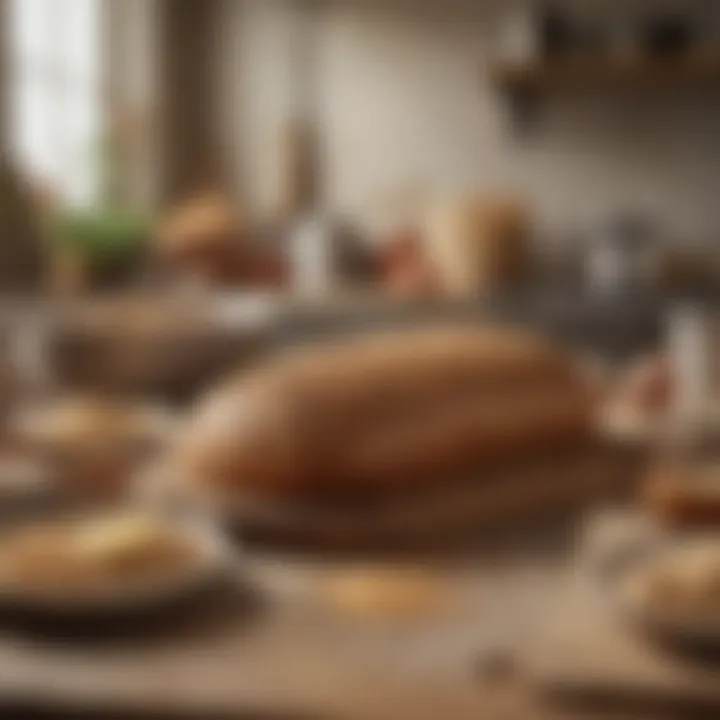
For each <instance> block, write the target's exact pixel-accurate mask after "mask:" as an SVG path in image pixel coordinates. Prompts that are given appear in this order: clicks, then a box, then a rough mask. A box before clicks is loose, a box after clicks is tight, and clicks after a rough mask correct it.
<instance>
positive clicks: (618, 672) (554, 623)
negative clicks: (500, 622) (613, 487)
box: [523, 512, 720, 717]
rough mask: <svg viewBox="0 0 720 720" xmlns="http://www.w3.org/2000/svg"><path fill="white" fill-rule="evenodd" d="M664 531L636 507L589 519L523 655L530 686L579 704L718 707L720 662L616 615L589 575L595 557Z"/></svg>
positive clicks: (665, 707)
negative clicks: (671, 644) (661, 640)
mask: <svg viewBox="0 0 720 720" xmlns="http://www.w3.org/2000/svg"><path fill="white" fill-rule="evenodd" d="M664 533H665V531H664V530H663V529H662V528H659V527H658V526H656V525H654V524H653V523H652V522H651V521H650V520H648V519H647V518H645V517H644V516H642V515H640V514H639V513H636V512H618V513H616V512H609V513H605V514H601V515H599V516H597V517H595V518H594V519H593V520H592V522H590V523H589V524H588V525H587V527H586V528H585V532H584V536H583V537H582V539H581V543H580V547H579V557H578V563H577V565H576V566H575V567H574V568H573V570H572V571H571V572H570V573H569V575H568V577H567V578H566V580H565V582H564V584H563V587H562V589H561V591H560V593H559V594H558V596H557V598H556V602H555V604H554V608H555V610H554V612H553V613H552V614H551V615H550V616H549V617H548V619H547V622H545V623H543V624H542V626H541V627H540V630H539V632H538V633H537V635H536V637H534V639H533V641H532V643H530V645H529V647H528V648H527V651H526V653H525V654H524V664H523V667H524V669H525V673H526V675H527V678H528V680H529V682H530V683H531V685H532V686H534V687H535V688H536V689H537V690H539V691H540V692H541V693H543V694H546V695H548V696H549V697H551V698H554V699H557V700H563V701H569V702H571V703H574V704H579V705H581V706H582V705H591V706H592V707H598V706H601V705H602V704H605V703H607V704H608V705H610V706H613V707H615V706H619V707H630V708H635V709H641V708H642V709H644V710H645V711H648V710H652V709H657V708H658V707H662V708H664V709H666V710H667V709H668V708H680V709H683V710H684V712H685V713H687V712H689V711H690V708H702V709H707V708H714V710H715V712H717V713H720V663H711V662H710V661H707V660H706V661H702V662H701V661H700V660H698V659H690V658H688V657H687V656H685V657H683V656H682V655H680V654H678V653H677V652H673V651H671V650H669V649H668V648H666V647H663V646H661V645H659V644H657V642H656V641H654V640H653V639H652V638H650V637H647V636H646V635H644V634H643V633H642V632H641V631H640V630H639V629H638V628H636V627H634V626H631V625H630V624H629V623H628V622H627V620H623V619H622V618H619V617H617V615H616V614H614V613H613V611H612V609H611V608H609V607H608V606H607V604H606V603H603V601H602V598H601V596H600V593H599V592H598V591H597V590H596V589H594V587H593V583H592V581H591V576H592V573H593V568H594V563H595V562H596V560H597V559H598V558H599V557H601V556H602V555H603V554H604V553H606V552H608V551H612V550H616V549H617V548H618V547H620V546H625V545H627V543H630V542H635V541H636V540H638V539H645V538H652V537H655V536H660V537H662V535H663V534H664ZM679 717H688V715H686V714H683V712H681V714H680V715H679ZM713 717H717V715H713Z"/></svg>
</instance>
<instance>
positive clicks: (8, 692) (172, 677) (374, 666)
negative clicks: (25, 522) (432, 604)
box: [0, 522, 716, 720]
mask: <svg viewBox="0 0 720 720" xmlns="http://www.w3.org/2000/svg"><path fill="white" fill-rule="evenodd" d="M600 526H601V527H602V532H597V530H596V528H597V527H598V525H597V524H595V525H594V526H593V528H594V529H593V531H592V537H593V543H591V544H590V545H584V546H583V547H584V548H586V549H587V548H589V550H588V552H590V551H592V552H594V551H595V550H596V549H597V546H598V541H599V540H603V541H604V538H605V536H606V535H610V536H612V537H616V536H617V531H616V529H615V527H613V528H611V530H612V532H610V531H608V527H610V526H609V525H608V524H607V523H604V522H603V523H601V524H600ZM572 537H573V527H572V524H567V525H563V526H558V527H555V528H553V529H546V530H545V531H544V532H543V533H542V534H538V535H535V536H534V537H533V538H518V539H517V540H516V541H509V542H507V543H499V544H498V545H497V546H492V547H491V546H488V547H484V548H478V549H477V550H476V551H475V552H474V553H473V554H472V556H471V557H470V556H465V557H463V556H458V557H455V558H453V559H448V558H444V557H443V558H435V559H433V560H428V559H426V560H425V561H424V563H423V567H424V568H425V569H426V570H427V572H428V573H430V575H431V577H435V579H436V580H437V581H438V582H439V583H440V586H442V587H444V588H446V589H448V592H447V594H446V595H445V596H444V597H446V601H445V602H443V604H442V608H441V610H440V611H439V612H435V613H431V614H430V615H426V614H420V615H418V616H414V615H410V616H408V617H403V618H400V619H398V618H395V619H394V620H393V619H392V618H391V617H385V616H377V615H368V616H364V615H360V616H358V615H357V614H353V613H348V612H347V610H346V609H343V608H342V607H338V606H337V605H336V604H334V603H332V602H328V598H327V596H326V595H325V594H324V593H323V592H322V591H321V588H322V587H323V580H324V578H327V577H329V576H332V574H333V573H335V572H336V571H337V569H338V568H342V570H343V572H347V569H348V567H349V566H351V565H352V564H353V563H356V564H358V565H359V566H360V567H361V568H363V569H366V568H367V567H368V561H367V560H362V559H356V560H353V561H352V562H350V561H343V562H340V561H338V559H337V558H335V559H327V560H318V559H317V558H315V559H314V560H310V559H308V558H307V557H303V556H301V555H297V554H296V555H292V556H291V555H286V554H279V553H277V552H275V553H268V552H264V553H253V554H252V555H249V556H248V557H247V558H245V560H244V561H243V562H242V563H241V564H240V566H239V567H241V568H242V570H241V574H240V575H239V576H238V581H239V584H238V586H237V587H242V586H243V585H244V581H246V580H252V584H253V586H255V587H258V588H260V594H259V596H248V595H245V594H238V591H237V589H236V588H228V589H227V590H226V591H224V592H221V591H218V592H217V593H216V594H215V595H214V596H213V598H212V599H211V598H207V599H206V601H205V602H201V603H199V604H198V605H197V606H195V607H194V608H186V609H185V611H184V612H180V614H179V615H172V614H170V615H168V616H167V617H165V618H164V622H161V623H158V622H157V620H158V619H157V618H155V621H153V622H152V623H151V624H150V625H147V626H145V629H143V624H142V623H139V622H138V623H130V624H129V625H127V627H123V626H118V627H117V628H116V633H115V637H114V639H108V638H104V639H102V640H98V639H97V638H92V637H86V638H85V639H84V640H80V639H79V638H77V637H75V638H74V639H73V640H72V641H68V640H63V639H62V636H55V638H54V639H51V638H50V636H44V637H43V638H42V639H38V638H37V637H35V639H31V636H28V635H20V634H17V633H13V634H10V633H8V632H5V633H4V634H3V635H2V639H1V640H0V715H4V716H13V717H66V718H67V717H78V718H93V719H94V720H95V719H102V718H108V719H109V718H143V719H145V718H167V719H168V720H171V719H172V718H197V719H198V720H200V718H202V719H203V720H213V719H214V718H293V719H295V718H297V719H300V720H302V719H304V718H308V719H315V718H317V719H318V720H323V719H327V720H330V719H337V720H344V719H347V720H355V719H357V720H360V719H362V720H367V719H370V718H373V719H374V718H378V719H385V718H387V720H400V719H404V718H412V720H426V719H427V720H438V719H439V718H453V720H465V719H467V720H470V719H471V718H472V720H477V719H478V718H497V719H498V720H500V719H502V718H508V719H513V718H517V720H561V719H562V718H573V719H576V718H582V717H585V714H584V711H585V710H588V709H592V710H593V711H594V712H593V714H592V717H593V718H595V719H597V718H615V719H617V718H630V717H633V718H637V717H642V718H659V717H668V718H678V719H679V718H684V719H685V718H690V717H695V716H694V715H692V716H691V715H690V713H689V710H688V708H687V707H683V708H682V709H680V710H677V709H676V710H675V711H673V710H670V709H669V707H668V706H666V707H664V708H663V712H662V713H660V712H658V711H657V708H656V709H655V711H653V710H651V711H650V712H649V714H648V708H647V707H644V708H643V710H644V713H635V714H632V715H631V714H630V712H629V710H627V711H626V710H625V709H624V708H621V709H622V710H623V712H616V711H615V709H612V710H611V709H607V711H605V710H604V711H602V712H600V711H599V707H598V706H597V704H593V703H591V704H590V705H588V704H585V705H583V704H582V703H581V704H575V705H572V706H571V705H567V706H561V705H557V704H550V703H549V702H547V700H546V699H545V700H544V699H543V695H542V694H541V693H538V690H539V689H542V688H541V687H540V684H541V680H542V678H543V677H544V678H545V679H548V678H554V680H557V675H553V673H555V672H556V671H557V670H558V668H559V667H562V668H564V670H565V671H567V669H568V661H570V664H571V665H572V667H573V669H575V670H579V669H582V668H583V667H585V668H587V667H590V668H591V671H592V670H594V669H596V667H597V666H596V665H592V662H593V656H594V655H595V654H596V647H597V646H592V645H589V644H585V643H586V642H590V641H592V642H595V643H597V635H596V634H595V635H593V633H592V632H590V630H591V628H587V629H585V633H586V634H585V635H582V636H581V637H579V644H578V643H577V642H576V644H575V645H573V646H572V648H574V649H571V651H570V652H569V653H568V652H565V653H564V654H561V653H558V651H557V650H554V649H553V646H551V645H548V644H547V643H546V642H545V641H543V643H544V644H539V641H540V640H542V639H543V638H547V635H545V634H544V633H539V632H538V629H542V628H543V627H545V623H544V619H545V618H548V617H551V618H552V617H557V616H558V611H559V614H560V615H562V616H563V617H567V618H571V617H574V616H575V615H576V614H579V613H578V612H577V608H574V607H573V606H571V605H570V604H569V603H570V601H571V596H568V595H564V594H563V593H564V591H565V589H566V585H565V583H566V580H567V575H568V573H567V565H566V562H567V560H569V559H570V555H571V554H572V551H573V548H574V549H575V550H577V547H575V546H573V543H572V541H571V538H572ZM583 552H584V551H583ZM394 562H399V561H397V560H396V561H394ZM404 562H405V563H410V564H411V565H412V566H413V567H415V568H417V567H419V562H418V561H415V562H413V561H411V560H405V561H404ZM572 597H573V599H572V602H575V600H574V596H572ZM581 607H585V606H581ZM586 619H588V618H586ZM589 620H590V622H591V624H592V623H594V622H595V620H596V618H595V616H593V617H592V618H589ZM568 625H569V626H570V627H573V628H576V629H577V626H575V625H573V624H571V623H568ZM551 627H555V625H551ZM607 627H608V626H607V625H600V626H599V631H600V632H604V631H605V629H606V628H607ZM150 628H151V629H150ZM563 637H565V635H563ZM614 637H617V635H614ZM585 638H587V640H586V639H585ZM563 647H564V648H565V649H566V650H567V647H568V646H563ZM606 647H608V645H607V643H605V644H604V645H603V648H606ZM537 649H540V652H541V654H543V653H548V654H550V653H551V652H552V656H553V657H554V658H555V659H556V662H555V663H554V664H553V663H549V664H547V663H546V664H544V665H542V672H539V671H538V666H537V664H536V665H535V666H533V662H537V657H538V656H537V654H536V655H535V656H534V657H535V660H534V661H533V660H532V658H533V652H534V651H535V650H537ZM525 651H527V652H525ZM613 652H614V650H613ZM636 655H637V653H636ZM505 656H507V657H508V658H509V659H510V661H511V664H510V668H509V671H506V672H505V673H504V674H503V673H502V672H501V673H500V674H497V673H496V672H495V673H494V672H492V670H489V671H488V670H486V671H485V672H481V668H482V667H483V666H487V662H486V663H483V660H486V661H487V659H488V658H493V657H500V658H502V657H505ZM558 657H560V658H562V659H563V660H564V665H562V664H560V665H559V664H558V662H557V658H558ZM607 659H608V656H607V655H606V656H605V661H606V664H605V665H604V666H603V667H605V668H607ZM631 659H633V658H631V656H629V655H626V657H625V659H624V662H623V664H622V665H621V666H619V672H620V673H623V672H629V671H631V670H633V669H634V668H631V667H630V666H629V663H630V661H631ZM595 661H596V660H595ZM583 663H585V664H584V665H583ZM490 667H491V668H492V663H490ZM551 668H554V670H553V672H550V669H551ZM543 673H544V675H543ZM563 708H564V709H563ZM635 710H638V708H635ZM698 717H701V716H700V715H698ZM707 717H714V715H712V714H710V715H708V716H707ZM715 717H716V715H715Z"/></svg>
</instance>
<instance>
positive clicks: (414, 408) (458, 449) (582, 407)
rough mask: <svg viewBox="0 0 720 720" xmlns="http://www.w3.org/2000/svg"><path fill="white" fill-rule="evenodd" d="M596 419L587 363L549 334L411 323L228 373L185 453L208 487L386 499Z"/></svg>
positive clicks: (557, 441) (577, 439)
mask: <svg viewBox="0 0 720 720" xmlns="http://www.w3.org/2000/svg"><path fill="white" fill-rule="evenodd" d="M591 416H592V400H591V397H590V393H589V392H588V388H587V386H586V382H585V380H584V378H583V377H582V373H580V372H579V370H577V368H576V367H575V365H574V364H573V362H572V361H571V359H570V358H568V357H567V356H566V355H565V354H564V353H562V352H560V351H559V350H557V349H556V348H555V347H553V346H552V345H551V344H549V343H546V342H545V341H543V340H542V339H538V338H535V337H533V336H530V335H526V334H524V333H519V332H509V331H500V330H494V329H466V328H459V329H458V328H456V329H431V330H427V329H426V330H421V331H418V330H414V331H405V332H400V333H393V334H389V333H388V334H379V335H374V336H370V337H364V338H360V339H355V340H350V341H345V342H343V343H342V344H335V345H329V346H327V345H326V346H321V347H318V346H315V347H312V348H307V349H304V350H300V351H294V352H292V353H290V354H288V355H285V356H281V357H279V358H277V359H276V360H274V361H273V362H271V363H269V364H267V365H265V366H263V367H261V368H259V369H258V370H256V371H254V372H252V373H250V374H246V375H244V376H242V377H238V378H231V379H230V381H229V382H227V383H226V384H224V385H223V386H222V387H220V388H219V389H218V390H216V391H215V392H214V393H212V394H211V395H210V396H209V397H208V399H207V400H206V401H205V402H204V403H203V405H202V407H201V408H200V409H199V411H198V413H197V414H196V416H195V417H194V418H193V419H192V420H191V422H190V423H189V427H187V428H186V431H185V432H184V433H182V435H181V438H180V440H179V442H178V446H177V449H176V451H175V457H174V459H175V460H179V461H180V463H181V466H182V467H183V468H184V470H185V472H186V473H187V475H188V476H189V477H190V478H193V479H194V480H197V481H198V482H199V483H201V484H203V485H207V486H208V487H214V488H222V489H225V490H227V489H239V490H242V491H245V492H249V493H250V494H253V495H259V496H265V497H282V498H300V497H303V498H313V499H317V498H321V497H323V498H324V497H333V496H335V497H337V496H348V495H352V496H354V497H357V496H358V495H362V494H365V495H374V496H377V495H378V494H382V493H386V492H387V493H389V492H392V491H395V490H398V489H402V488H404V487H406V486H409V485H415V484H419V483H422V482H423V481H429V482H432V481H433V480H434V481H435V482H437V481H438V480H441V479H442V478H447V477H448V474H450V473H458V472H462V471H466V470H468V469H470V468H478V467H481V466H482V464H483V463H488V462H490V461H496V460H502V459H503V458H512V459H513V460H514V459H517V457H518V455H521V456H522V455H523V454H524V455H526V456H532V454H533V453H535V452H538V451H544V450H546V449H547V450H554V449H557V448H561V447H562V448H565V447H568V446H573V445H580V444H581V443H582V440H583V439H585V438H587V436H588V434H589V431H590V425H591Z"/></svg>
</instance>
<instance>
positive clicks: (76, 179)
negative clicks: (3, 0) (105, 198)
mask: <svg viewBox="0 0 720 720" xmlns="http://www.w3.org/2000/svg"><path fill="white" fill-rule="evenodd" d="M102 2H103V0H10V3H9V4H10V17H9V20H10V59H11V62H10V108H11V116H10V139H11V143H12V146H13V148H14V151H15V155H16V158H17V161H18V163H19V165H20V168H21V169H22V170H24V171H25V172H26V173H27V174H28V175H29V176H30V177H31V178H33V179H34V180H36V181H38V182H39V183H41V184H42V185H43V186H47V187H48V188H49V189H50V190H51V192H53V193H54V194H55V195H56V196H57V197H58V198H59V199H60V200H62V201H64V202H67V203H68V204H71V205H86V204H89V203H91V202H93V201H94V200H96V199H97V196H98V192H99V189H100V170H101V167H100V162H99V161H100V157H99V150H100V147H101V144H100V141H101V137H100V133H101V92H102V90H101V69H102V68H101V62H100V28H101V22H100V19H101V18H100V13H101V3H102Z"/></svg>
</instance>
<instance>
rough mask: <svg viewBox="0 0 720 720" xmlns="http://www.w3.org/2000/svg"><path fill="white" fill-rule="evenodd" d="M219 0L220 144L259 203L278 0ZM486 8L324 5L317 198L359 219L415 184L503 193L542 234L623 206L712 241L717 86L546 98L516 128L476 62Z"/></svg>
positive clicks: (285, 100)
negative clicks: (385, 197) (528, 210)
mask: <svg viewBox="0 0 720 720" xmlns="http://www.w3.org/2000/svg"><path fill="white" fill-rule="evenodd" d="M224 2H225V4H224V9H223V23H222V27H223V32H224V34H225V38H224V39H225V42H224V43H223V48H225V49H224V50H223V53H224V57H225V58H226V61H225V68H226V76H225V78H224V87H225V88H226V91H225V93H224V97H225V100H224V103H225V104H224V115H225V118H226V128H225V130H226V132H225V138H226V145H227V150H228V153H227V154H228V157H229V158H230V161H231V162H232V165H233V167H234V169H235V171H236V173H237V177H238V179H239V185H240V187H241V189H242V192H243V194H244V195H245V196H246V197H248V198H249V199H250V202H251V203H252V204H255V205H257V206H265V205H267V204H268V203H270V202H271V199H272V195H273V188H274V183H275V181H276V168H277V167H278V158H277V147H276V145H277V134H278V128H279V125H280V122H281V121H282V119H283V117H284V116H285V115H286V113H287V109H288V107H289V104H290V97H291V90H292V73H291V65H292V63H291V61H290V56H289V54H288V50H287V48H288V42H289V41H288V38H289V37H290V35H291V32H292V27H293V17H292V11H291V10H289V9H288V5H287V4H286V3H283V2H281V1H280V0H262V2H256V1H253V0H224ZM388 4H390V5H391V6H392V7H390V8H388ZM501 5H502V3H501ZM498 11H499V7H498V5H492V6H491V5H490V4H488V3H484V2H475V3H467V2H453V3H448V2H447V1H446V2H443V0H437V1H436V2H431V1H430V0H424V1H423V2H408V0H393V3H383V2H368V1H367V0H365V1H362V0H345V1H344V2H335V3H331V4H330V5H329V7H327V8H326V9H325V11H324V14H323V18H322V32H321V42H320V49H321V55H322V58H323V60H322V105H321V118H322V124H323V129H324V132H325V141H326V143H327V163H328V167H327V173H328V196H329V199H330V200H331V201H332V203H333V204H334V205H335V206H337V207H339V208H342V209H348V210H351V211H353V212H355V213H357V214H358V215H360V216H363V215H364V216H367V215H368V214H369V213H371V212H372V209H373V207H375V205H376V202H377V198H378V196H379V195H381V194H383V193H389V192H393V191H395V190H397V189H401V188H402V186H403V185H407V184H408V183H411V182H415V181H418V180H422V181H426V182H427V183H429V184H431V185H432V186H434V187H435V188H437V189H439V190H446V189H455V188H476V189H487V190H507V189H511V190H515V191H517V192H519V193H522V194H523V195H524V196H525V197H526V198H527V200H528V201H529V202H530V203H532V205H533V207H534V208H535V209H536V212H537V216H538V219H539V222H540V226H541V228H544V229H546V230H549V231H556V230H557V231H565V230H566V229H572V228H574V227H583V226H587V225H589V224H591V223H592V222H593V221H595V220H597V218H599V217H601V216H603V215H604V214H605V213H606V212H611V211H613V210H618V209H623V208H639V209H641V210H644V211H647V212H649V213H651V214H653V216H654V217H656V218H657V220H658V221H659V222H660V223H661V224H662V226H663V227H664V228H666V230H667V233H668V234H671V235H676V236H677V237H678V238H679V239H689V240H694V239H706V238H707V236H711V237H712V236H714V233H715V232H716V231H717V230H718V226H719V225H720V222H719V221H720V202H719V201H718V200H719V197H720V89H718V91H717V93H715V96H714V97H703V93H702V92H694V91H678V92H677V93H644V94H642V95H639V94H635V95H632V94H626V95H625V96H623V97H618V96H616V97H612V96H611V95H609V94H605V95H596V96H595V97H592V96H591V97H589V98H584V99H580V98H577V97H575V98H567V97H566V98H559V97H555V98H549V99H548V100H547V101H546V102H543V103H541V105H540V107H539V115H538V117H537V119H536V124H535V126H534V127H533V128H531V129H530V130H529V132H528V133H527V134H525V135H524V136H520V137H517V136H515V135H514V134H513V131H512V127H511V125H510V124H509V123H508V122H507V117H506V115H505V112H506V106H505V105H504V103H503V102H502V100H501V98H500V97H499V96H498V94H497V93H496V91H495V89H494V88H493V87H491V85H490V83H489V80H488V77H487V75H486V73H484V72H483V67H484V66H485V64H486V63H487V62H488V61H489V59H490V57H491V55H492V48H493V40H494V38H495V35H496V32H497V29H498V25H497V19H498ZM706 94H707V93H706Z"/></svg>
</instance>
